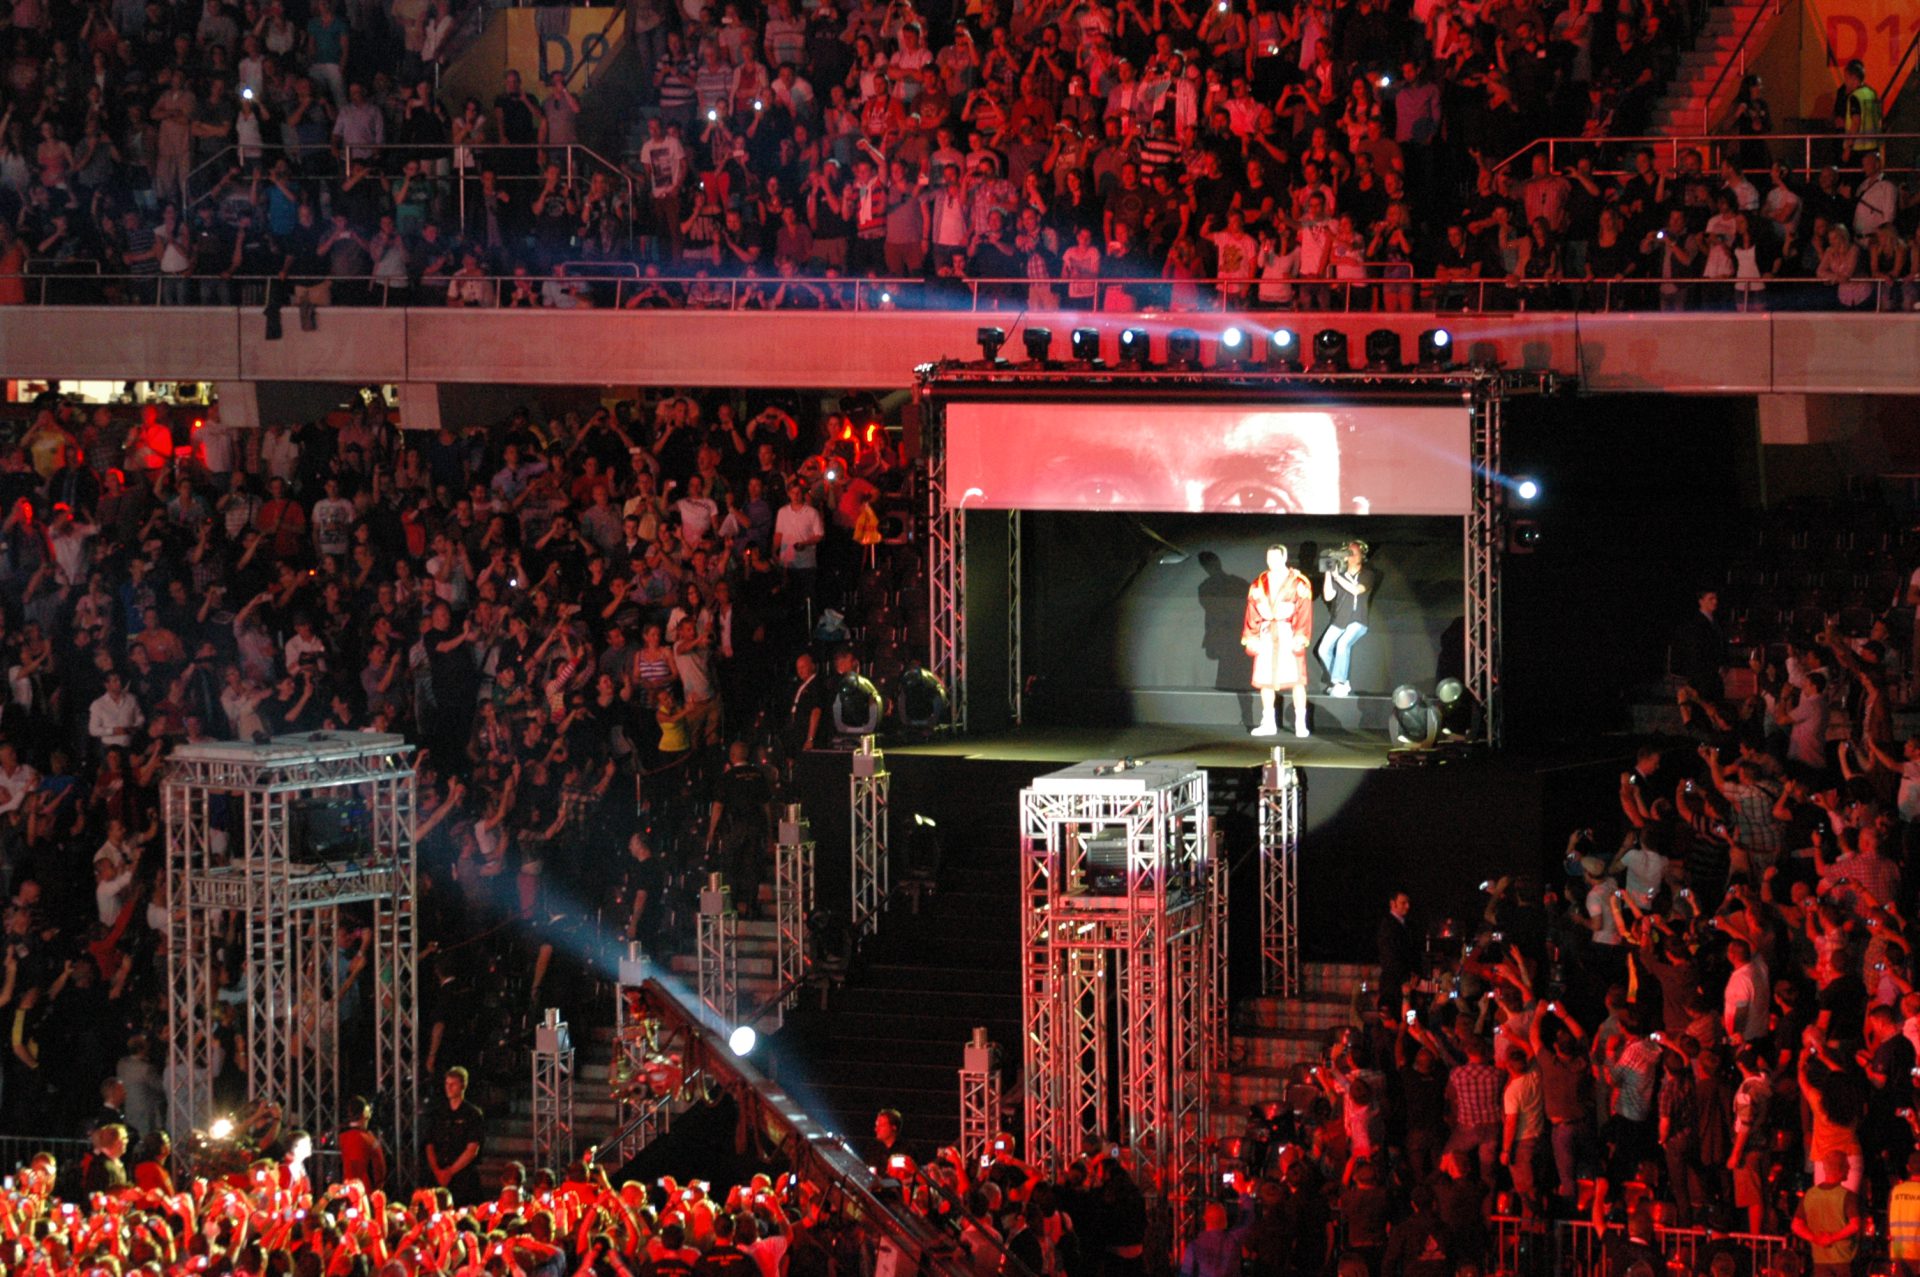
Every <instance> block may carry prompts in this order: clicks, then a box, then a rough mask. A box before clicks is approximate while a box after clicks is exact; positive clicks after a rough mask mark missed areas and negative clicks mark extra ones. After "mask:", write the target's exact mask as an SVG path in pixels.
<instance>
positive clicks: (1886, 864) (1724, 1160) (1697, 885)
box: [1222, 591, 1920, 1277]
mask: <svg viewBox="0 0 1920 1277" xmlns="http://www.w3.org/2000/svg"><path fill="white" fill-rule="evenodd" d="M1717 602H1718V598H1717V594H1716V593H1715V592H1714V591H1705V592H1703V593H1702V595H1701V610H1700V612H1699V614H1698V615H1696V616H1694V617H1691V618H1689V622H1688V624H1687V625H1686V626H1685V627H1684V628H1683V629H1682V631H1681V634H1680V636H1679V638H1678V639H1677V640H1676V652H1677V659H1676V665H1677V666H1678V667H1679V668H1680V669H1682V670H1683V671H1684V672H1685V674H1686V677H1685V678H1683V679H1682V680H1681V681H1679V683H1678V690H1677V701H1678V704H1679V706H1680V708H1681V710H1682V712H1683V715H1684V718H1685V721H1686V722H1687V724H1688V729H1689V731H1690V732H1691V733H1692V735H1693V739H1692V740H1691V741H1689V742H1687V743H1684V744H1679V743H1674V744H1670V746H1669V747H1667V748H1664V749H1663V748H1660V747H1657V746H1649V747H1647V748H1643V749H1641V750H1640V751H1639V752H1638V754H1637V756H1636V758H1635V761H1634V764H1633V766H1632V768H1631V769H1630V770H1628V771H1626V772H1624V773H1622V774H1621V775H1620V778H1619V784H1618V806H1617V808H1616V809H1615V810H1614V811H1611V812H1607V813H1600V812H1596V813H1595V820H1594V826H1593V827H1592V828H1586V829H1581V830H1576V831H1575V832H1574V833H1573V834H1572V836H1571V838H1570V839H1569V842H1568V845H1567V848H1566V855H1565V865H1564V875H1555V876H1553V877H1549V878H1545V879H1543V877H1542V876H1541V875H1539V874H1527V873H1522V874H1518V875H1515V876H1511V877H1501V878H1497V879H1494V880H1492V881H1488V882H1485V883H1482V884H1481V885H1480V890H1481V892H1482V893H1483V894H1482V896H1481V900H1482V904H1483V906H1484V908H1483V912H1482V913H1481V914H1480V915H1479V916H1478V917H1473V918H1468V919H1464V920H1463V919H1458V918H1455V919H1451V920H1449V919H1443V918H1437V917H1436V918H1430V919H1423V920H1422V922H1421V923H1419V924H1416V923H1415V922H1414V921H1413V919H1414V918H1415V916H1416V909H1415V903H1416V902H1414V901H1413V900H1412V899H1410V898H1409V897H1408V896H1407V895H1405V894H1401V895H1398V896H1396V897H1395V898H1394V899H1393V901H1392V902H1391V904H1390V908H1389V911H1388V916H1387V917H1386V918H1384V919H1383V920H1382V922H1381V924H1380V930H1379V950H1380V975H1379V977H1378V980H1377V982H1375V981H1369V982H1368V983H1366V984H1364V985H1362V986H1361V995H1360V998H1359V999H1358V1001H1357V1003H1356V1006H1357V1009H1359V1011H1360V1015H1359V1024H1358V1027H1355V1028H1348V1029H1344V1030H1340V1031H1338V1033H1337V1037H1336V1038H1335V1040H1332V1041H1331V1043H1330V1045H1329V1046H1328V1047H1327V1048H1326V1050H1325V1052H1324V1054H1323V1055H1322V1057H1321V1060H1320V1063H1318V1064H1316V1065H1313V1066H1311V1067H1309V1066H1305V1065H1302V1066H1300V1067H1299V1068H1298V1069H1297V1070H1296V1071H1295V1074H1294V1076H1293V1079H1292V1081H1293V1086H1292V1088H1291V1090H1290V1092H1289V1098H1288V1101H1287V1102H1286V1103H1282V1104H1275V1105H1270V1106H1266V1107H1264V1108H1262V1109H1259V1110H1256V1111H1255V1113H1254V1115H1253V1118H1252V1120H1251V1122H1250V1125H1249V1128H1248V1132H1247V1135H1246V1137H1245V1139H1244V1140H1243V1144H1242V1155H1243V1157H1244V1159H1245V1160H1246V1163H1247V1165H1248V1167H1249V1169H1251V1170H1255V1171H1266V1172H1268V1173H1270V1174H1273V1175H1277V1176H1279V1177H1281V1178H1284V1180H1285V1181H1286V1182H1287V1184H1288V1185H1290V1186H1291V1187H1290V1189H1289V1190H1288V1193H1287V1194H1285V1195H1282V1196H1281V1200H1283V1201H1286V1202H1300V1203H1304V1205H1301V1206H1296V1207H1290V1209H1294V1210H1296V1211H1298V1210H1302V1209H1304V1210H1308V1211H1310V1212H1311V1213H1310V1216H1309V1217H1310V1218H1311V1219H1312V1220H1313V1223H1312V1225H1311V1226H1308V1227H1300V1226H1298V1225H1297V1224H1296V1226H1294V1227H1293V1228H1292V1230H1291V1231H1290V1232H1289V1231H1286V1230H1281V1231H1280V1232H1278V1233H1277V1234H1275V1235H1273V1236H1271V1237H1267V1238H1264V1239H1263V1237H1262V1234H1261V1225H1260V1224H1259V1223H1258V1222H1257V1219H1258V1217H1256V1219H1255V1222H1253V1223H1252V1224H1251V1226H1250V1229H1251V1231H1245V1232H1242V1233H1241V1234H1240V1235H1239V1236H1238V1238H1237V1244H1238V1245H1239V1246H1240V1247H1241V1248H1242V1249H1248V1248H1251V1249H1252V1250H1254V1251H1259V1250H1262V1249H1263V1248H1265V1247H1268V1246H1279V1247H1281V1248H1282V1249H1283V1251H1284V1253H1285V1254H1286V1255H1287V1256H1288V1257H1289V1262H1291V1263H1293V1264H1294V1268H1293V1271H1299V1272H1314V1271H1320V1270H1321V1268H1322V1267H1324V1266H1327V1265H1330V1264H1331V1263H1332V1260H1333V1257H1334V1256H1335V1255H1338V1254H1342V1253H1352V1254H1356V1255H1358V1256H1359V1257H1360V1258H1361V1259H1362V1260H1364V1261H1365V1263H1364V1269H1357V1270H1355V1271H1356V1272H1359V1271H1366V1272H1371V1273H1379V1272H1387V1273H1391V1274H1395V1275H1396V1277H1397V1275H1398V1274H1402V1273H1417V1272H1418V1273H1424V1272H1441V1271H1452V1268H1451V1266H1450V1265H1451V1263H1452V1262H1453V1261H1458V1260H1462V1259H1468V1260H1472V1261H1474V1262H1485V1260H1486V1258H1487V1249H1488V1246H1489V1243H1490V1233H1489V1227H1490V1226H1489V1222H1488V1221H1489V1219H1490V1217H1492V1216H1495V1215H1509V1216H1520V1217H1528V1216H1530V1217H1533V1218H1536V1219H1542V1220H1544V1219H1548V1218H1560V1219H1577V1220H1580V1221H1582V1226H1585V1223H1586V1222H1587V1221H1590V1222H1591V1225H1592V1226H1593V1227H1594V1228H1595V1229H1596V1230H1599V1235H1601V1236H1604V1237H1605V1239H1606V1240H1605V1242H1604V1247H1605V1249H1606V1252H1607V1259H1606V1262H1607V1263H1608V1264H1609V1265H1610V1268H1609V1271H1611V1272H1613V1273H1616V1274H1617V1273H1627V1272H1635V1271H1641V1270H1640V1269H1638V1268H1637V1267H1636V1266H1635V1265H1637V1264H1639V1263H1646V1264H1648V1265H1650V1271H1651V1272H1653V1273H1658V1272H1661V1271H1663V1270H1665V1269H1666V1268H1667V1266H1668V1260H1669V1259H1670V1258H1672V1254H1673V1252H1672V1247H1671V1245H1670V1244H1668V1243H1667V1242H1666V1241H1665V1239H1664V1236H1663V1234H1662V1230H1665V1229H1670V1228H1688V1227H1692V1228H1703V1229H1707V1230H1711V1231H1713V1232H1717V1233H1719V1234H1722V1235H1725V1234H1736V1233H1737V1234H1755V1235H1780V1234H1790V1235H1791V1236H1792V1237H1794V1238H1796V1239H1798V1242H1799V1243H1800V1245H1797V1246H1795V1247H1794V1249H1793V1250H1791V1251H1779V1252H1777V1253H1774V1252H1771V1249H1770V1253H1769V1254H1768V1255H1767V1256H1765V1258H1766V1260H1767V1263H1768V1264H1769V1265H1770V1266H1769V1267H1768V1269H1767V1271H1782V1272H1787V1271H1793V1272H1799V1271H1804V1270H1805V1269H1804V1265H1805V1263H1807V1262H1811V1264H1812V1266H1813V1271H1815V1272H1817V1273H1828V1274H1840V1273H1849V1272H1854V1271H1857V1269H1856V1263H1862V1264H1864V1263H1865V1262H1866V1261H1867V1259H1868V1258H1869V1256H1875V1257H1879V1258H1890V1259H1892V1260H1895V1261H1899V1263H1900V1264H1902V1265H1905V1266H1904V1267H1895V1268H1893V1269H1891V1270H1890V1271H1896V1272H1911V1271H1913V1265H1914V1264H1915V1263H1916V1262H1920V1156H1917V1155H1916V1153H1915V1145H1916V1140H1915V1135H1916V1130H1920V1125H1917V1123H1916V1118H1915V1108H1914V1094H1915V1087H1916V1085H1920V1067H1916V1064H1917V1063H1920V1061H1917V1059H1916V1049H1917V1048H1920V986H1916V984H1915V982H1914V945H1915V943H1916V941H1917V940H1920V931H1916V929H1915V925H1914V919H1915V913H1914V907H1915V896H1916V893H1920V872H1916V871H1915V869H1914V867H1913V865H1912V863H1911V859H1910V857H1911V852H1912V848H1913V847H1914V845H1915V837H1914V830H1915V829H1916V827H1917V826H1916V823H1915V822H1916V820H1917V819H1920V740H1908V741H1905V742H1904V743H1903V742H1901V741H1899V740H1896V739H1895V738H1894V735H1893V718H1892V714H1891V711H1890V703H1891V701H1892V699H1893V698H1894V697H1895V696H1896V695H1899V694H1900V689H1901V688H1903V687H1904V686H1905V677H1906V669H1907V665H1908V662H1907V660H1906V655H1905V654H1906V651H1907V650H1908V649H1907V645H1906V642H1905V639H1904V636H1901V637H1900V638H1899V639H1896V637H1895V635H1894V634H1893V633H1891V632H1890V630H1889V618H1885V617H1883V618H1880V619H1876V620H1873V621H1872V622H1871V628H1866V627H1862V629H1861V631H1860V632H1858V633H1852V634H1848V633H1843V632H1841V631H1840V629H1839V627H1838V625H1837V624H1835V623H1834V622H1832V621H1829V623H1828V624H1827V625H1826V627H1825V628H1824V629H1823V630H1822V631H1821V632H1819V633H1817V634H1815V633H1804V634H1800V635H1798V636H1796V637H1795V638H1794V640H1793V641H1791V642H1786V643H1782V644H1780V645H1778V646H1761V647H1756V648H1754V649H1752V651H1751V652H1750V653H1747V652H1743V651H1741V650H1739V649H1736V650H1735V651H1734V652H1733V653H1732V654H1731V658H1730V653H1729V650H1728V647H1727V643H1726V640H1725V638H1724V636H1723V634H1722V631H1721V630H1720V629H1719V623H1718V622H1717V621H1716V619H1715V612H1716V608H1717ZM1895 612H1896V616H1895V618H1893V619H1897V617H1898V614H1901V613H1904V614H1906V615H1908V616H1910V615H1911V604H1910V603H1909V604H1907V605H1906V606H1905V607H1902V608H1896V610H1895ZM1730 659H1732V661H1733V662H1734V663H1735V664H1736V665H1737V666H1738V668H1736V669H1728V668H1727V666H1728V664H1729V660H1730ZM1723 678H1724V679H1725V682H1724V685H1723ZM1723 693H1731V694H1730V695H1723ZM1303 1187H1304V1188H1310V1189H1312V1191H1311V1192H1310V1193H1308V1195H1307V1196H1306V1197H1305V1198H1301V1197H1299V1196H1298V1192H1299V1189H1300V1188H1303ZM1263 1191H1267V1190H1264V1189H1263ZM1746 1245H1747V1243H1744V1242H1743V1243H1740V1244H1738V1245H1736V1244H1734V1243H1732V1242H1725V1241H1723V1242H1720V1243H1715V1244H1714V1245H1713V1246H1710V1247H1707V1248H1705V1249H1703V1250H1701V1251H1699V1252H1698V1253H1695V1254H1690V1255H1689V1256H1688V1257H1687V1258H1686V1259H1684V1260H1682V1261H1681V1262H1680V1264H1679V1267H1678V1268H1677V1269H1676V1271H1678V1270H1683V1269H1685V1268H1686V1267H1687V1265H1688V1264H1689V1263H1691V1264H1695V1265H1697V1267H1695V1268H1693V1271H1699V1272H1706V1271H1709V1266H1710V1265H1711V1264H1713V1263H1714V1262H1716V1261H1715V1260H1714V1257H1713V1254H1712V1253H1710V1252H1717V1251H1725V1252H1726V1253H1728V1254H1729V1255H1730V1256H1737V1263H1738V1267H1737V1268H1733V1267H1730V1268H1727V1269H1725V1270H1724V1271H1725V1272H1728V1273H1731V1272H1735V1271H1739V1272H1747V1271H1759V1270H1760V1269H1759V1267H1758V1265H1757V1262H1756V1258H1757V1257H1756V1256H1755V1255H1752V1254H1749V1253H1747V1252H1746V1249H1745V1248H1746ZM1882 1246H1885V1247H1887V1248H1888V1249H1886V1250H1882V1249H1880V1248H1881V1247H1882ZM1302 1248H1304V1251H1303V1249H1302ZM1803 1251H1804V1253H1801V1252H1803ZM1423 1255H1424V1256H1425V1257H1426V1258H1427V1259H1433V1258H1439V1259H1444V1260H1446V1261H1448V1266H1446V1267H1430V1266H1428V1265H1427V1264H1426V1262H1425V1260H1424V1259H1421V1258H1420V1257H1421V1256H1423ZM1509 1257H1511V1256H1509ZM1727 1262H1729V1263H1732V1262H1736V1261H1735V1260H1734V1259H1729V1260H1728V1261H1727ZM1750 1263H1751V1264H1755V1266H1754V1267H1752V1268H1749V1266H1748V1265H1749V1264H1750ZM1383 1265H1384V1267H1383ZM1283 1270H1284V1269H1283ZM1222 1271H1225V1270H1222ZM1342 1271H1343V1272H1344V1271H1345V1270H1344V1269H1343V1270H1342ZM1711 1271H1713V1272H1715V1273H1721V1272H1722V1271H1723V1270H1722V1269H1721V1268H1719V1267H1712V1268H1711ZM1874 1271H1885V1270H1882V1269H1875V1270H1874Z"/></svg>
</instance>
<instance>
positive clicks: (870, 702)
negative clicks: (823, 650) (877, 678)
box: [833, 674, 885, 737]
mask: <svg viewBox="0 0 1920 1277" xmlns="http://www.w3.org/2000/svg"><path fill="white" fill-rule="evenodd" d="M884 708H885V703H884V702H883V701H881V699H880V692H879V689H878V688H876V687H874V685H873V684H872V683H871V682H869V681H868V680H867V678H866V676H865V675H862V674H848V675H847V676H845V677H844V678H842V679H841V680H840V686H839V687H838V688H837V689H835V691H834V693H833V731H834V735H836V736H847V737H854V736H871V735H873V734H874V733H875V732H877V731H879V730H880V716H881V714H882V712H883V710H884Z"/></svg>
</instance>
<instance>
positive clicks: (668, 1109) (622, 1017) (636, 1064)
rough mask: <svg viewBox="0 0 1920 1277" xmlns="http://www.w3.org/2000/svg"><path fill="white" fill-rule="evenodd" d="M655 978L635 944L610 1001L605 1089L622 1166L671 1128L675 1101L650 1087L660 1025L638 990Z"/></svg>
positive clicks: (622, 964) (671, 1094)
mask: <svg viewBox="0 0 1920 1277" xmlns="http://www.w3.org/2000/svg"><path fill="white" fill-rule="evenodd" d="M652 977H653V969H652V964H651V962H650V961H649V959H648V958H647V955H646V952H645V950H644V949H642V947H641V946H640V943H639V942H638V941H634V942H632V943H630V944H628V946H627V952H626V953H625V954H624V955H623V956H622V957H621V959H620V972H619V983H618V984H617V985H616V986H615V987H614V991H613V997H614V1003H613V1064H612V1068H611V1075H610V1076H609V1077H608V1079H607V1086H608V1090H609V1091H610V1092H611V1093H612V1096H613V1099H614V1103H615V1105H616V1106H617V1118H616V1120H617V1122H618V1124H619V1131H620V1134H619V1135H618V1137H617V1138H616V1140H615V1143H614V1150H615V1153H616V1155H617V1156H618V1157H619V1159H620V1164H621V1165H624V1164H625V1163H627V1162H630V1161H632V1160H633V1159H634V1158H636V1157H638V1156H639V1155H640V1153H641V1150H643V1149H645V1148H646V1147H647V1145H649V1144H651V1143H653V1141H655V1140H657V1139H659V1138H660V1137H661V1136H662V1135H665V1134H666V1133H667V1132H668V1131H669V1130H671V1129H672V1127H673V1115H674V1110H675V1108H676V1106H677V1104H678V1102H679V1097H678V1095H677V1094H676V1093H674V1092H671V1091H669V1092H667V1093H665V1094H657V1093H655V1091H654V1090H653V1089H652V1088H651V1087H650V1086H649V1085H648V1081H649V1074H650V1072H651V1071H652V1070H653V1069H654V1068H655V1066H656V1063H657V1061H658V1059H659V1026H658V1024H657V1023H656V1022H655V1021H654V1020H653V1019H652V1018H650V1017H649V1016H647V1015H646V1014H645V1009H644V1008H645V1003H646V998H645V996H644V994H643V992H642V987H643V986H644V985H645V984H646V982H647V981H648V980H649V979H651V978H652Z"/></svg>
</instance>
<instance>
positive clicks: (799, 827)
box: [773, 803, 814, 1014]
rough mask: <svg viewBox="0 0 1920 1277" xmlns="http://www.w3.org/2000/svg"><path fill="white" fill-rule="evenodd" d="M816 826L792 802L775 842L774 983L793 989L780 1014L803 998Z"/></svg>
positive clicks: (777, 1009) (784, 814) (777, 1010)
mask: <svg viewBox="0 0 1920 1277" xmlns="http://www.w3.org/2000/svg"><path fill="white" fill-rule="evenodd" d="M813 855H814V845H813V830H812V828H811V826H809V824H808V823H807V818H806V815H805V814H804V813H803V812H802V811H801V810H800V804H799V803H789V804H788V805H787V807H786V810H785V811H784V812H783V813H782V815H781V817H780V824H779V828H778V830H777V831H776V837H775V839H774V843H773V917H774V924H775V930H776V932H777V939H778V942H779V944H778V950H777V956H776V957H775V963H776V966H777V970H776V971H775V973H774V974H775V977H776V978H775V981H774V984H775V986H776V987H777V988H781V989H790V990H792V992H790V993H788V994H787V997H786V1001H785V1002H784V1003H783V1005H782V1006H781V1007H777V1008H775V1012H776V1014H777V1013H779V1012H780V1011H782V1010H784V1009H785V1008H786V1007H790V1006H792V1005H793V1004H794V1003H795V1002H796V1001H798V1000H799V997H800V993H799V989H798V987H797V986H798V984H799V981H800V978H801V977H802V976H804V975H805V974H806V971H807V917H808V915H809V914H811V913H812V912H813Z"/></svg>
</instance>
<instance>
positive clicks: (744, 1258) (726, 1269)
mask: <svg viewBox="0 0 1920 1277" xmlns="http://www.w3.org/2000/svg"><path fill="white" fill-rule="evenodd" d="M739 1222H740V1221H739V1220H738V1219H736V1218H735V1217H734V1216H733V1215H730V1214H728V1213H727V1212H726V1211H720V1212H718V1213H717V1214H715V1215H714V1217H713V1245H712V1246H710V1247H708V1248H707V1253H706V1254H704V1255H702V1256H701V1257H700V1262H699V1263H697V1264H695V1265H694V1266H693V1277H753V1275H754V1274H756V1273H758V1272H759V1268H758V1267H757V1266H756V1265H755V1263H754V1261H753V1257H752V1256H750V1255H748V1254H747V1252H746V1251H744V1250H742V1249H740V1247H739V1246H738V1245H736V1244H735V1242H734V1231H735V1225H736V1224H737V1223H739Z"/></svg>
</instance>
